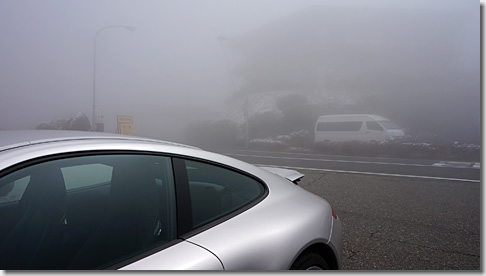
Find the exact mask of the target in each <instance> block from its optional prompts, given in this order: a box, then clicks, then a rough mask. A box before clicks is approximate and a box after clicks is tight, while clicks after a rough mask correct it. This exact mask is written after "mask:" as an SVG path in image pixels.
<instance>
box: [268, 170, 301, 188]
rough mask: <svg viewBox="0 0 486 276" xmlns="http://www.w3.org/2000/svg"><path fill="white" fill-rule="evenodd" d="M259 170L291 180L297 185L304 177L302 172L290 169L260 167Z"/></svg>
mask: <svg viewBox="0 0 486 276" xmlns="http://www.w3.org/2000/svg"><path fill="white" fill-rule="evenodd" d="M259 168H261V169H264V170H266V171H269V172H271V173H273V174H276V175H278V176H281V177H283V178H285V179H287V180H290V181H291V182H293V183H294V184H296V185H297V183H298V182H299V181H300V180H301V179H302V178H303V177H304V175H303V174H301V173H300V172H298V171H294V170H290V169H282V168H275V167H259Z"/></svg>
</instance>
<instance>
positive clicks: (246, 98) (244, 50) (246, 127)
mask: <svg viewBox="0 0 486 276" xmlns="http://www.w3.org/2000/svg"><path fill="white" fill-rule="evenodd" d="M216 39H217V40H218V41H219V42H225V41H230V42H233V43H234V44H236V45H238V46H240V48H241V49H243V53H244V55H245V56H246V63H247V64H248V53H247V52H246V48H245V47H244V45H243V44H241V43H240V42H238V41H236V40H234V39H231V38H228V37H225V36H221V35H220V36H218V37H216ZM243 116H244V117H245V148H246V149H248V139H249V138H248V119H249V118H248V93H245V103H244V107H243Z"/></svg>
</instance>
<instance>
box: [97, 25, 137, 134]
mask: <svg viewBox="0 0 486 276" xmlns="http://www.w3.org/2000/svg"><path fill="white" fill-rule="evenodd" d="M110 28H123V29H127V30H129V31H132V32H133V31H135V27H132V26H118V25H110V26H106V27H103V28H101V29H99V30H98V31H97V32H96V34H95V36H94V50H93V115H92V117H91V131H95V130H96V128H95V120H96V43H97V40H98V35H99V34H100V33H101V31H103V30H106V29H110Z"/></svg>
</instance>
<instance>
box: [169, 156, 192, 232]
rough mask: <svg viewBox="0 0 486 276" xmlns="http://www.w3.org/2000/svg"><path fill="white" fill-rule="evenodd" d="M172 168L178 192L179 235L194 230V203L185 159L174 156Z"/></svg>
mask: <svg viewBox="0 0 486 276" xmlns="http://www.w3.org/2000/svg"><path fill="white" fill-rule="evenodd" d="M172 170H173V171H174V182H175V192H176V214H177V236H181V235H182V234H184V233H187V232H189V231H191V230H192V227H193V226H192V203H191V196H190V192H189V180H188V177H187V171H186V166H185V160H184V159H181V158H178V157H173V158H172Z"/></svg>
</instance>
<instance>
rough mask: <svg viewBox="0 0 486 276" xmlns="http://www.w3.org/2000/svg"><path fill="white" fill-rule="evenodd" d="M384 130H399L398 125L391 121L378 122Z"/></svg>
mask: <svg viewBox="0 0 486 276" xmlns="http://www.w3.org/2000/svg"><path fill="white" fill-rule="evenodd" d="M378 122H379V123H380V124H381V125H382V126H383V127H384V128H386V129H401V128H400V127H399V126H398V125H396V124H395V123H393V122H391V121H378Z"/></svg>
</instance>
